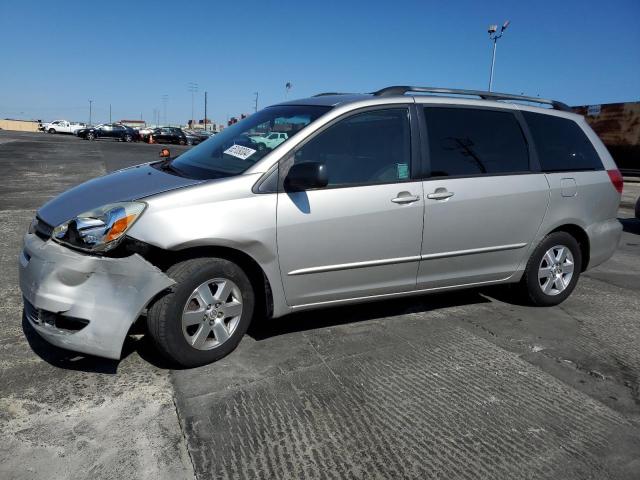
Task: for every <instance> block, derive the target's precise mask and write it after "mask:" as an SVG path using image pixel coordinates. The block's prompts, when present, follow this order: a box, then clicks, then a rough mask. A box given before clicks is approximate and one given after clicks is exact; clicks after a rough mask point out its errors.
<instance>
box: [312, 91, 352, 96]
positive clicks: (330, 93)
mask: <svg viewBox="0 0 640 480" xmlns="http://www.w3.org/2000/svg"><path fill="white" fill-rule="evenodd" d="M329 95H348V94H346V93H342V92H322V93H316V94H315V95H314V97H326V96H329Z"/></svg>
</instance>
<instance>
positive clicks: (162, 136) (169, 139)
mask: <svg viewBox="0 0 640 480" xmlns="http://www.w3.org/2000/svg"><path fill="white" fill-rule="evenodd" d="M151 136H152V137H153V141H154V142H157V143H177V144H178V145H186V144H187V136H186V135H185V134H184V132H183V131H182V129H181V128H177V127H162V128H156V129H154V130H153V132H152V133H151Z"/></svg>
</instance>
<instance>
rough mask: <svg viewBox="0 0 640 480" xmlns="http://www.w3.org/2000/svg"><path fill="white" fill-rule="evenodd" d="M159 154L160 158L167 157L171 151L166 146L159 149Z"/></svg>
mask: <svg viewBox="0 0 640 480" xmlns="http://www.w3.org/2000/svg"><path fill="white" fill-rule="evenodd" d="M160 156H161V157H162V158H169V157H170V156H171V151H170V150H169V149H168V148H163V149H162V150H160Z"/></svg>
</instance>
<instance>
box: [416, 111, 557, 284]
mask: <svg viewBox="0 0 640 480" xmlns="http://www.w3.org/2000/svg"><path fill="white" fill-rule="evenodd" d="M424 113H425V119H426V129H427V135H426V137H427V138H428V149H429V156H428V158H429V165H430V177H429V178H428V179H426V180H425V182H424V193H425V202H426V203H425V227H424V237H423V242H422V254H421V256H422V261H421V263H420V269H419V273H418V285H417V286H418V288H419V289H420V288H440V287H451V286H455V285H468V284H476V283H477V284H481V283H483V282H492V281H498V280H504V279H506V278H508V277H510V276H511V275H512V274H513V273H514V272H515V271H516V270H517V268H518V266H519V265H520V264H521V263H522V262H524V261H526V257H527V253H528V251H529V248H530V247H531V242H532V241H533V239H534V237H535V236H536V233H537V231H538V229H539V227H540V225H541V223H542V220H543V218H544V215H545V213H546V210H547V206H548V203H549V185H548V183H547V180H546V178H545V176H544V174H543V173H541V172H539V171H536V170H538V168H537V166H536V165H535V164H533V162H530V157H532V158H533V155H530V152H529V148H528V145H527V140H526V137H525V135H524V133H523V129H522V127H521V124H520V122H519V120H518V118H517V116H516V114H514V113H513V112H511V111H508V110H499V109H478V108H468V107H465V108H463V107H436V106H429V107H426V108H424ZM531 153H532V152H531Z"/></svg>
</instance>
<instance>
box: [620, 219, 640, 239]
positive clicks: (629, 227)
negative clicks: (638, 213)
mask: <svg viewBox="0 0 640 480" xmlns="http://www.w3.org/2000/svg"><path fill="white" fill-rule="evenodd" d="M618 221H619V222H620V223H621V224H622V230H623V231H625V232H627V233H633V234H635V235H640V219H638V218H618Z"/></svg>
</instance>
